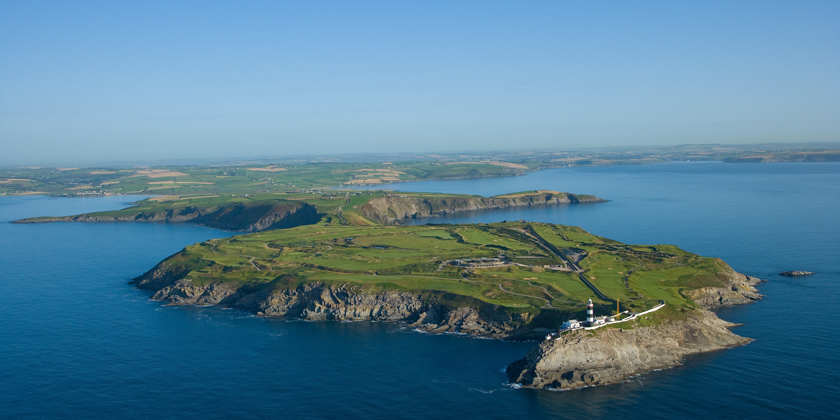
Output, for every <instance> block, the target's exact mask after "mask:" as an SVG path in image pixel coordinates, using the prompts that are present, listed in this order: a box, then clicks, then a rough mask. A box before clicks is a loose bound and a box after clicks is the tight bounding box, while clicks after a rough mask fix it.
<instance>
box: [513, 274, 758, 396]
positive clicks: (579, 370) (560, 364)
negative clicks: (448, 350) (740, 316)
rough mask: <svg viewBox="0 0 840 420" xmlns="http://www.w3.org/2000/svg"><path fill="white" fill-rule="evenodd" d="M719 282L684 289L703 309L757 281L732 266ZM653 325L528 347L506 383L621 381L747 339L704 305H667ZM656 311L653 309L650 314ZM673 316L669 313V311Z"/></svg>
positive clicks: (740, 297)
mask: <svg viewBox="0 0 840 420" xmlns="http://www.w3.org/2000/svg"><path fill="white" fill-rule="evenodd" d="M726 277H727V280H728V282H727V284H725V285H724V287H706V288H700V289H692V290H689V291H687V292H685V293H686V295H687V296H689V297H690V298H691V299H692V300H694V302H695V303H697V304H699V305H701V306H703V307H704V308H715V307H720V306H728V305H736V304H743V303H749V302H753V301H755V300H757V299H760V298H761V295H760V294H758V292H757V290H756V289H755V287H753V286H754V285H755V284H757V283H759V282H761V281H762V280H760V279H757V278H755V277H750V276H746V275H743V274H740V273H736V272H735V271H731V272H730V273H727V276H726ZM672 310H673V311H676V312H675V313H672V316H671V317H664V318H663V319H661V320H660V322H659V323H658V325H655V326H637V325H635V324H634V321H631V322H630V323H629V324H628V325H627V327H625V328H620V327H621V326H624V325H623V324H619V326H617V327H608V328H601V329H598V330H592V331H586V330H577V331H572V332H569V333H565V334H563V335H562V336H561V337H560V338H559V339H557V340H546V341H542V342H540V344H538V345H537V346H535V347H534V348H532V349H531V350H530V351H529V352H528V354H527V355H526V356H525V358H524V359H521V360H518V361H516V362H513V363H511V364H510V365H509V366H508V367H507V369H506V373H507V375H508V378H509V380H510V381H511V382H512V383H518V384H521V385H523V386H525V387H530V388H558V389H571V388H580V387H586V386H595V385H606V384H612V383H617V382H621V381H623V380H625V379H627V378H629V377H631V376H635V375H638V374H640V373H644V372H647V371H650V370H653V369H661V368H666V367H671V366H676V365H679V364H681V363H682V360H683V358H684V357H685V356H687V355H689V354H695V353H702V352H708V351H714V350H721V349H725V348H728V347H733V346H739V345H743V344H747V343H749V342H750V341H752V339H750V338H745V337H741V336H738V335H736V334H734V333H732V332H731V331H730V330H729V328H731V327H733V326H735V324H731V323H729V322H726V321H724V320H721V319H720V318H718V317H717V315H715V314H714V313H713V312H711V311H709V310H708V309H694V310H691V309H682V310H678V309H672ZM654 314H656V313H654ZM673 315H675V316H673Z"/></svg>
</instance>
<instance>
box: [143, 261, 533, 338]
mask: <svg viewBox="0 0 840 420" xmlns="http://www.w3.org/2000/svg"><path fill="white" fill-rule="evenodd" d="M153 271H154V270H153ZM176 278H177V276H173V275H172V274H171V273H165V272H162V271H157V272H150V273H147V274H145V275H144V276H141V277H138V278H137V279H134V280H132V283H134V284H135V285H137V287H138V288H141V289H146V290H151V291H153V292H154V294H153V295H152V299H154V300H160V301H165V302H168V303H169V304H170V305H202V306H204V305H223V306H227V307H231V308H236V309H242V310H246V311H249V312H252V313H255V314H257V315H260V316H271V317H280V316H283V317H293V318H299V319H304V320H312V321H315V320H318V321H323V320H329V321H390V322H405V323H407V324H409V325H411V326H412V327H414V328H417V329H420V330H423V331H428V332H434V333H442V332H454V333H464V334H472V335H479V336H484V337H490V338H499V339H508V338H522V337H533V335H532V334H531V330H530V329H529V328H525V327H524V325H525V324H527V322H528V321H529V320H530V319H531V315H530V314H529V313H521V314H519V313H513V314H509V313H506V312H503V311H502V312H499V311H496V310H495V309H497V308H491V307H488V305H482V304H481V303H480V302H471V303H472V305H470V306H458V305H452V304H451V303H449V302H447V299H446V297H445V296H444V295H443V294H441V293H437V292H435V291H428V292H422V293H418V292H396V291H378V292H369V291H365V290H364V289H363V288H361V287H359V286H356V285H347V284H324V283H305V284H301V285H297V286H296V287H286V285H280V284H278V285H273V286H268V287H262V288H258V289H256V290H254V289H251V288H249V287H247V286H242V287H239V286H236V285H232V284H231V283H222V282H214V283H210V284H200V285H196V284H193V282H192V281H191V280H189V279H183V278H181V279H177V280H176ZM529 334H531V335H529Z"/></svg>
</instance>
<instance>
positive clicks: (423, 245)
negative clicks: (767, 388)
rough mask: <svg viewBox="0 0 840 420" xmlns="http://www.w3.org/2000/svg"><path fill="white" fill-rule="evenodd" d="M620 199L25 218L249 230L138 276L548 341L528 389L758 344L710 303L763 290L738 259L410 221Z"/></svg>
mask: <svg viewBox="0 0 840 420" xmlns="http://www.w3.org/2000/svg"><path fill="white" fill-rule="evenodd" d="M604 201H605V200H603V199H601V198H598V197H594V196H591V195H579V194H571V193H563V192H557V191H546V190H539V191H524V192H519V193H511V194H503V195H498V196H493V197H481V196H475V195H453V194H430V193H393V192H389V191H368V190H363V191H357V190H336V189H314V190H306V191H296V192H280V193H259V194H214V195H209V196H180V195H174V196H162V197H154V198H150V199H146V200H143V201H140V202H138V203H136V205H135V206H132V207H129V208H127V209H123V210H118V211H111V212H98V213H87V214H81V215H76V216H67V217H37V218H30V219H24V220H20V221H17V222H16V223H44V222H70V221H73V222H158V223H179V222H188V223H196V224H203V225H206V226H211V227H215V228H221V229H228V230H235V231H241V232H249V233H247V234H242V235H236V236H233V237H230V238H226V239H216V240H210V241H205V242H202V243H199V244H195V245H191V246H189V247H187V248H185V249H184V250H182V251H180V252H178V253H176V254H175V255H172V256H170V257H169V258H167V259H165V260H164V261H162V262H160V263H159V264H157V265H156V266H155V267H153V268H152V269H151V270H149V271H148V272H146V273H144V274H143V275H141V276H139V277H137V278H135V279H133V280H132V281H131V283H133V284H135V285H136V286H137V287H139V288H141V289H144V290H149V291H150V292H151V293H152V298H153V299H156V300H161V301H165V302H167V303H168V304H171V305H222V306H226V307H231V308H238V309H242V310H246V311H250V312H252V313H255V314H258V315H260V316H285V317H296V318H301V319H307V320H339V321H393V322H402V323H406V324H407V325H409V326H411V327H412V328H415V329H419V330H422V331H428V332H433V333H463V334H472V335H476V336H483V337H489V338H497V339H539V340H541V341H540V343H539V344H538V345H536V346H535V347H534V348H533V349H532V350H531V351H530V352H529V353H528V354H527V355H526V356H525V357H524V358H523V359H522V360H519V361H516V362H513V363H511V365H510V366H508V368H507V375H508V377H509V379H510V381H511V383H517V384H520V385H522V386H525V387H533V388H545V387H549V388H561V389H566V388H576V387H583V386H591V385H603V384H609V383H615V382H620V381H622V380H624V379H626V378H627V377H629V376H633V375H637V374H639V373H643V372H645V371H648V370H651V369H658V368H663V367H668V366H673V365H676V364H679V363H681V361H682V359H683V358H684V357H685V356H686V355H689V354H693V353H698V352H704V351H712V350H718V349H723V348H727V347H731V346H736V345H742V344H746V343H748V342H749V341H750V339H748V338H744V337H740V336H738V335H735V334H733V333H732V332H731V331H730V330H729V328H730V327H732V326H733V325H732V324H729V323H727V322H726V321H723V320H720V319H719V318H717V316H716V315H715V314H714V313H712V312H710V311H709V309H711V308H714V307H717V306H723V305H731V304H740V303H747V302H750V301H753V300H756V299H759V298H760V295H759V294H758V293H757V291H756V289H755V288H754V285H755V284H756V283H758V282H759V280H758V279H755V278H752V277H749V276H745V275H743V274H739V273H736V272H735V271H734V270H732V269H731V268H730V267H729V266H728V265H726V264H725V263H724V262H723V261H720V260H717V259H711V258H704V257H701V256H698V255H694V254H691V253H688V252H685V251H683V250H681V249H679V248H677V247H675V246H672V245H627V244H623V243H619V242H617V241H613V240H610V239H606V238H602V237H598V236H595V235H592V234H589V233H587V232H585V231H584V230H582V229H580V228H577V227H572V226H561V225H553V224H544V223H530V222H525V221H518V222H501V223H491V224H456V225H449V224H439V225H435V224H427V225H403V224H404V223H405V222H406V221H409V220H412V219H421V218H431V219H430V220H434V219H433V218H434V217H435V216H439V215H444V214H451V213H457V212H467V211H476V210H482V209H500V208H510V207H533V206H557V205H581V204H584V203H598V202H604ZM589 302H591V304H592V312H593V313H590V314H589V317H590V318H591V320H592V321H591V323H590V324H589V325H593V329H583V328H580V329H575V328H568V329H566V330H563V331H561V325H564V324H565V325H573V323H572V321H569V320H573V319H583V318H584V314H585V313H586V311H587V303H589ZM596 315H597V318H596ZM596 319H597V320H599V321H597V322H601V324H599V325H598V328H597V329H594V325H595V323H596ZM603 320H608V321H609V322H606V321H603Z"/></svg>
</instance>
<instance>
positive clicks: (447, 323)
mask: <svg viewBox="0 0 840 420" xmlns="http://www.w3.org/2000/svg"><path fill="white" fill-rule="evenodd" d="M289 280H293V279H289ZM728 280H729V284H728V285H727V286H726V287H721V288H702V289H693V290H690V291H687V294H688V295H689V296H690V297H691V298H692V299H693V300H694V301H695V303H697V304H698V305H700V306H702V308H698V309H673V310H674V311H678V313H677V315H678V316H676V317H666V318H664V319H662V320H661V322H657V323H656V325H644V326H638V325H634V323H635V322H634V323H631V324H626V325H625V324H622V326H623V328H603V329H600V330H596V331H584V330H579V331H574V332H571V333H568V334H564V335H563V336H562V338H561V339H559V340H546V341H541V342H539V343H538V344H537V345H536V346H534V348H532V349H531V350H530V351H529V352H528V354H527V355H526V356H525V358H523V359H521V360H519V361H516V362H513V363H512V364H510V366H508V367H507V369H506V373H507V375H508V378H509V380H510V382H511V383H516V384H520V385H521V386H523V387H528V388H556V389H571V388H579V387H586V386H596V385H606V384H611V383H617V382H621V381H624V380H626V379H627V378H629V377H632V376H635V375H638V374H641V373H644V372H647V371H650V370H654V369H661V368H666V367H671V366H677V365H680V364H681V363H682V361H683V359H684V357H685V356H687V355H690V354H695V353H702V352H708V351H715V350H721V349H725V348H729V347H734V346H740V345H744V344H747V343H749V342H751V341H752V339H749V338H745V337H741V336H738V335H736V334H734V333H732V332H731V331H730V330H729V329H730V328H731V327H733V326H735V325H734V324H732V323H729V322H726V321H724V320H721V319H720V318H718V317H717V316H716V315H715V314H714V313H713V312H711V311H710V310H709V309H712V308H716V307H720V306H730V305H737V304H744V303H749V302H753V301H755V300H758V299H760V298H761V295H760V294H759V293H758V291H757V290H756V289H755V287H754V286H755V285H756V284H758V283H759V282H761V281H762V280H760V279H757V278H755V277H750V276H746V275H743V274H740V273H736V272H734V271H732V272H731V273H730V274H729V275H728ZM131 283H132V284H135V285H136V286H137V287H138V288H140V289H144V290H149V291H152V292H153V295H152V299H154V300H160V301H165V302H167V303H168V304H170V305H222V306H226V307H231V308H236V309H241V310H246V311H249V312H251V313H254V314H257V315H258V316H269V317H293V318H299V319H304V320H332V321H387V322H403V323H405V324H407V325H408V326H411V327H412V328H416V329H419V330H422V331H427V332H433V333H444V332H452V333H463V334H470V335H476V336H481V337H488V338H496V339H528V338H530V339H533V338H535V337H537V336H541V335H543V334H544V333H542V332H541V331H544V329H541V328H538V327H537V328H535V323H534V322H533V321H534V319H535V316H534V314H532V313H528V312H523V313H511V312H504V311H499V310H497V309H498V308H494V307H489V306H490V305H486V304H484V305H485V306H487V307H482V304H481V303H480V302H477V303H475V304H470V305H453V304H452V303H451V302H447V301H446V300H445V299H443V298H442V296H441V295H440V294H438V293H436V292H434V291H427V292H417V293H413V292H395V291H379V292H367V291H366V290H365V289H363V288H362V287H361V286H357V285H347V284H324V283H306V284H299V285H286V284H283V282H282V281H281V282H279V283H278V284H275V285H273V286H268V287H262V288H259V289H251V288H249V287H247V286H239V287H237V286H234V285H231V284H227V283H208V284H194V283H193V281H192V280H190V279H187V278H182V277H181V276H180V275H179V273H172V272H169V271H167V269H166V268H165V266H163V265H161V264H159V265H158V266H156V267H155V268H153V269H152V270H149V271H148V272H147V273H145V274H143V275H142V276H140V277H137V278H135V279H133V280H132V281H131ZM653 319H654V320H655V319H656V318H653ZM535 334H539V335H535Z"/></svg>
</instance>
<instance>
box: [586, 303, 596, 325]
mask: <svg viewBox="0 0 840 420" xmlns="http://www.w3.org/2000/svg"><path fill="white" fill-rule="evenodd" d="M586 323H587V324H589V325H595V305H593V304H592V299H589V302H587V303H586Z"/></svg>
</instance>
